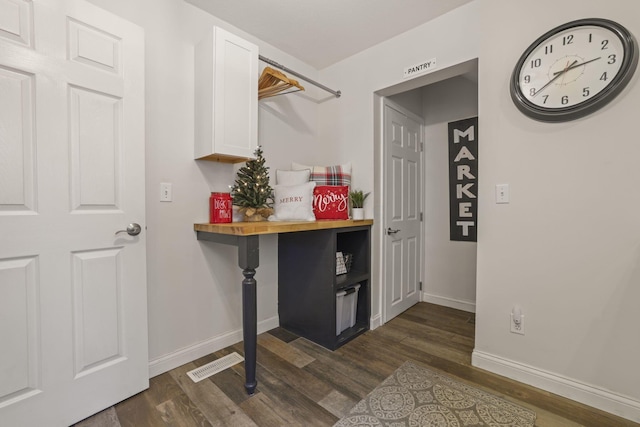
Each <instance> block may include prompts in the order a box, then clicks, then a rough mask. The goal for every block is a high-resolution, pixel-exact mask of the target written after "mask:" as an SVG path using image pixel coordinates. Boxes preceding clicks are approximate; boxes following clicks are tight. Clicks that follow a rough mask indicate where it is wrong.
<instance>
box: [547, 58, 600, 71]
mask: <svg viewBox="0 0 640 427" xmlns="http://www.w3.org/2000/svg"><path fill="white" fill-rule="evenodd" d="M600 58H602V57H601V56H599V57H597V58H593V59H590V60H588V61H584V62H582V63H580V64H575V65H571V66H570V67H569V68H566V69H564V70H562V71H556V72H555V73H553V75H556V74H560V73H566V72H567V71H569V70H573V69H574V68H578V67H581V66H583V65H585V64H588V63H589V62H593V61H597V60H598V59H600Z"/></svg>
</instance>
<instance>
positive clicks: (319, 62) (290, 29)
mask: <svg viewBox="0 0 640 427" xmlns="http://www.w3.org/2000/svg"><path fill="white" fill-rule="evenodd" d="M186 1H187V2H188V3H191V4H193V5H195V6H197V7H199V8H201V9H203V10H205V11H207V12H209V13H211V14H212V15H214V16H216V17H217V18H219V19H222V20H223V21H226V22H228V23H229V24H231V25H233V26H235V27H237V28H239V29H241V30H243V31H245V32H247V33H249V34H251V35H253V36H255V37H257V38H258V39H260V40H262V41H264V42H267V43H269V44H270V45H272V46H274V47H276V48H278V49H280V50H282V51H284V52H286V53H288V54H290V55H292V56H293V57H295V58H298V59H300V60H302V61H304V62H306V63H307V64H309V65H311V66H313V67H314V68H316V69H318V70H320V69H322V68H325V67H327V66H329V65H332V64H334V63H336V62H339V61H341V60H342V59H345V58H348V57H349V56H352V55H353V54H355V53H358V52H360V51H363V50H365V49H367V48H369V47H371V46H374V45H376V44H378V43H380V42H382V41H384V40H387V39H389V38H391V37H394V36H396V35H398V34H401V33H404V32H406V31H408V30H410V29H412V28H415V27H417V26H419V25H421V24H423V23H425V22H427V21H430V20H432V19H434V18H436V17H438V16H440V15H442V14H445V13H447V12H449V11H450V10H453V9H455V8H457V7H459V6H462V5H464V4H466V3H469V2H471V1H472V0H186Z"/></svg>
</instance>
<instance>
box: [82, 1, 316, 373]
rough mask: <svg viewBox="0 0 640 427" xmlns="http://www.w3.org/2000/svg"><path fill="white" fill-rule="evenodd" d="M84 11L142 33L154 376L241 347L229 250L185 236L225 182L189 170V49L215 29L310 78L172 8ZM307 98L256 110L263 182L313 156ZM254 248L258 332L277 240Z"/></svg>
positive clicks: (283, 58)
mask: <svg viewBox="0 0 640 427" xmlns="http://www.w3.org/2000/svg"><path fill="white" fill-rule="evenodd" d="M91 2H92V3H94V4H96V5H98V6H100V7H102V8H104V9H106V10H108V11H111V12H113V13H115V14H117V15H120V16H122V17H124V18H125V19H128V20H130V21H132V22H134V23H136V24H138V25H140V26H141V27H143V28H144V30H145V38H146V40H145V46H146V58H145V64H146V107H147V109H146V122H147V123H146V135H147V141H146V185H147V198H146V207H147V224H146V225H147V227H148V228H147V230H146V232H147V233H148V236H147V242H148V246H147V270H148V275H147V276H148V295H149V355H150V358H151V364H150V367H151V374H152V375H156V374H159V373H161V372H163V371H166V370H168V369H171V368H173V367H175V366H179V365H181V364H182V363H185V362H189V361H191V360H193V359H194V358H196V357H199V356H201V355H204V354H207V353H210V352H212V351H215V350H218V349H220V348H222V347H224V346H226V345H230V344H232V343H235V342H238V341H241V340H242V334H241V324H242V321H241V312H242V310H241V281H242V274H241V272H240V269H239V268H238V266H237V256H236V254H237V252H236V249H235V248H234V247H230V246H223V245H216V244H213V243H207V242H198V241H197V240H196V237H195V233H194V232H193V224H194V223H196V222H207V221H208V197H209V193H210V192H211V191H228V185H230V184H232V183H233V182H234V179H235V174H234V169H233V166H231V165H225V164H221V163H213V162H204V161H200V162H196V161H194V160H193V137H194V86H193V80H194V78H193V63H194V45H195V43H196V42H197V41H199V40H200V39H201V38H202V37H203V36H204V35H205V34H206V32H207V30H208V29H209V28H210V26H212V25H219V26H221V27H223V28H225V29H227V30H229V31H231V32H234V33H235V34H237V35H239V36H241V37H244V38H246V39H248V40H250V41H252V42H254V43H256V44H257V45H258V46H259V47H260V53H261V54H262V55H264V56H267V57H269V58H271V59H273V60H275V61H278V62H280V63H282V64H285V65H287V66H289V67H290V68H292V69H295V70H296V71H300V72H301V73H303V74H306V75H308V76H309V77H311V78H315V76H316V74H317V72H316V71H315V70H313V69H311V68H310V67H308V66H306V65H305V64H303V63H301V62H300V61H298V60H296V59H295V58H292V57H290V56H287V55H285V54H283V53H282V52H280V51H278V50H276V49H274V48H273V47H271V46H269V45H266V44H265V43H263V42H261V41H260V40H256V39H255V38H253V37H252V36H250V35H248V34H246V33H243V32H242V31H239V30H238V29H236V28H234V27H231V26H230V25H228V24H226V23H225V22H222V21H220V20H218V19H216V18H214V17H212V16H211V15H209V14H207V13H204V12H202V11H201V10H199V9H197V8H195V7H193V6H191V5H189V4H186V3H184V2H182V1H180V0H136V1H130V0H91ZM257 78H258V76H256V79H257ZM309 92H310V93H308V92H305V93H304V94H302V96H300V95H298V94H294V95H287V96H279V97H276V98H273V99H271V100H264V101H261V102H260V106H259V141H260V143H261V144H262V145H263V148H264V153H265V154H264V155H265V158H266V159H267V165H268V166H270V167H271V171H272V172H273V171H274V170H275V169H276V168H286V169H288V168H289V165H290V163H291V161H292V160H295V161H300V162H303V161H310V160H311V159H313V156H314V155H315V154H316V153H317V152H318V150H317V149H316V147H317V145H316V144H315V140H316V137H315V133H316V118H317V104H316V103H315V102H313V100H312V99H313V95H314V94H315V93H314V92H313V90H312V89H311V90H310V91H309ZM161 182H170V183H172V184H173V202H171V203H166V202H164V203H160V202H159V185H160V183H161ZM272 182H273V181H272ZM260 245H261V247H262V250H261V252H260V267H259V268H258V269H257V274H256V279H257V281H258V322H259V330H266V329H271V328H272V327H275V326H277V325H278V318H277V257H276V253H277V250H276V249H277V237H275V236H266V237H261V239H260Z"/></svg>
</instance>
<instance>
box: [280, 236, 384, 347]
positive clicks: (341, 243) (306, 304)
mask: <svg viewBox="0 0 640 427" xmlns="http://www.w3.org/2000/svg"><path fill="white" fill-rule="evenodd" d="M370 234H371V229H370V227H369V226H356V227H346V228H338V229H328V230H312V231H304V232H297V233H283V234H280V235H279V236H278V313H279V315H280V326H281V327H282V328H284V329H287V330H289V331H291V332H293V333H295V334H297V335H299V336H302V337H305V338H307V339H309V340H311V341H313V342H315V343H317V344H320V345H322V346H323V347H326V348H328V349H330V350H335V349H336V348H338V347H340V346H341V345H343V344H344V343H346V342H347V341H349V340H351V339H353V338H355V337H356V336H358V335H359V334H361V333H363V332H365V331H367V330H369V318H370V315H371V314H370V313H371V283H370V282H371V273H370V271H371V237H370ZM338 251H339V252H343V253H351V254H353V261H352V264H351V269H350V271H349V272H348V273H346V274H341V275H338V276H336V252H338ZM355 285H360V288H359V290H358V292H357V308H356V319H355V324H354V325H353V326H352V327H349V328H347V329H345V330H344V331H342V332H341V333H340V334H339V335H336V322H337V321H336V294H337V293H338V292H340V291H342V290H345V289H349V288H351V287H353V286H355Z"/></svg>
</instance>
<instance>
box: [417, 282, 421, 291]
mask: <svg viewBox="0 0 640 427" xmlns="http://www.w3.org/2000/svg"><path fill="white" fill-rule="evenodd" d="M418 285H420V290H422V282H418Z"/></svg>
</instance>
